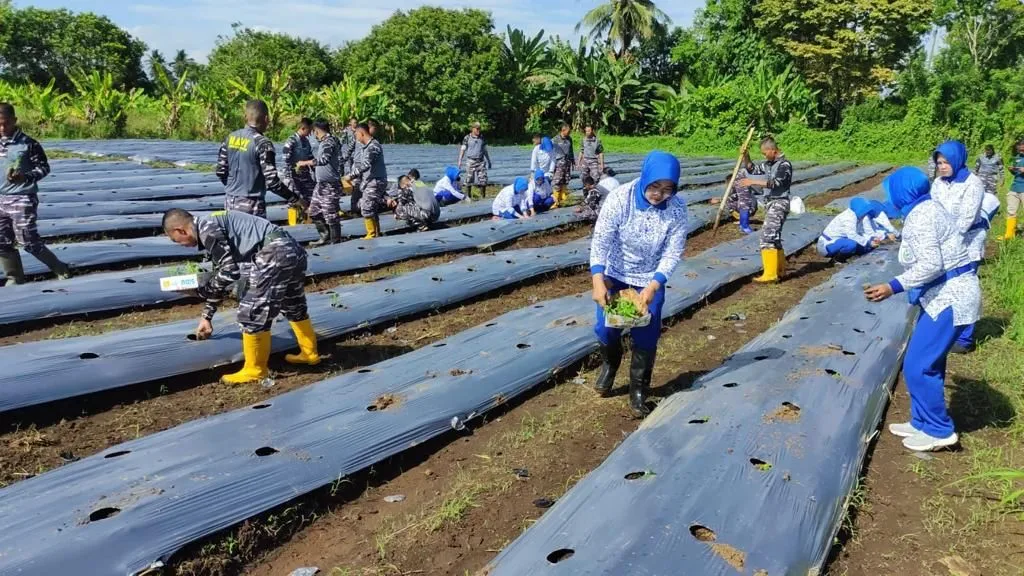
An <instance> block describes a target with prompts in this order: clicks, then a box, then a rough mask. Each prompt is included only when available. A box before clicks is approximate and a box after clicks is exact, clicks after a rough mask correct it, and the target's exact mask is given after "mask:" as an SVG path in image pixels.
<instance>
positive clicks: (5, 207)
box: [0, 194, 44, 254]
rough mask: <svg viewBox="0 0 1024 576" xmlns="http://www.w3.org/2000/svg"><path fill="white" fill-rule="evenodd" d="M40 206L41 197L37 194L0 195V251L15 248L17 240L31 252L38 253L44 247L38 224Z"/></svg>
mask: <svg viewBox="0 0 1024 576" xmlns="http://www.w3.org/2000/svg"><path fill="white" fill-rule="evenodd" d="M38 207H39V198H38V197H37V196H36V195H35V194H10V195H4V196H0V252H7V251H10V250H13V249H14V245H15V242H17V243H18V244H21V245H22V247H24V248H25V251H26V252H28V253H29V254H37V253H39V252H40V251H41V250H42V249H43V248H44V245H43V239H42V238H41V237H40V236H39V229H38V228H37V226H36V209H37V208H38Z"/></svg>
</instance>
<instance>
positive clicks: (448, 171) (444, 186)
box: [434, 166, 466, 206]
mask: <svg viewBox="0 0 1024 576" xmlns="http://www.w3.org/2000/svg"><path fill="white" fill-rule="evenodd" d="M460 176H462V171H461V170H459V169H458V168H456V167H455V166H448V167H447V168H445V169H444V176H443V177H442V178H441V179H440V180H438V181H437V184H434V198H436V199H437V203H438V204H440V205H441V206H448V205H449V204H455V203H457V202H461V201H463V200H465V199H466V195H465V194H463V193H462V184H461V183H460V181H459V177H460Z"/></svg>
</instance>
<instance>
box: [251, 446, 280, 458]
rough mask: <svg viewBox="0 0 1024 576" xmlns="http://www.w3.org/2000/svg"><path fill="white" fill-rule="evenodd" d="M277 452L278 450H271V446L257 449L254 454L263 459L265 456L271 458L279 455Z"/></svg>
mask: <svg viewBox="0 0 1024 576" xmlns="http://www.w3.org/2000/svg"><path fill="white" fill-rule="evenodd" d="M277 452H278V450H277V448H271V447H270V446H262V447H260V448H257V449H256V451H255V452H253V454H255V455H257V456H259V457H260V458H262V457H264V456H270V455H271V454H277Z"/></svg>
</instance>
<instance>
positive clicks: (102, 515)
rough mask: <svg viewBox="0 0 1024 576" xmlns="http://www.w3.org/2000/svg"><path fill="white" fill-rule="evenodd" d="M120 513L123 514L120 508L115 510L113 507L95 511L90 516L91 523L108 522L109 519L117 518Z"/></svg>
mask: <svg viewBox="0 0 1024 576" xmlns="http://www.w3.org/2000/svg"><path fill="white" fill-rule="evenodd" d="M120 513H121V509H120V508H113V507H111V506H108V507H106V508H100V509H98V510H93V511H92V512H91V513H90V514H89V522H99V521H100V520H106V519H107V518H113V517H114V516H117V515H118V514H120Z"/></svg>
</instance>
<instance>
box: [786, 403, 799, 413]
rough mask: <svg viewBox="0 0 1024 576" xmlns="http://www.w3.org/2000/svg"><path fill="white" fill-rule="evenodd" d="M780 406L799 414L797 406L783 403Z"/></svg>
mask: <svg viewBox="0 0 1024 576" xmlns="http://www.w3.org/2000/svg"><path fill="white" fill-rule="evenodd" d="M782 405H783V406H785V407H786V408H789V409H790V410H792V411H794V412H799V411H800V407H799V406H797V405H796V404H793V403H792V402H783V403H782Z"/></svg>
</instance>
